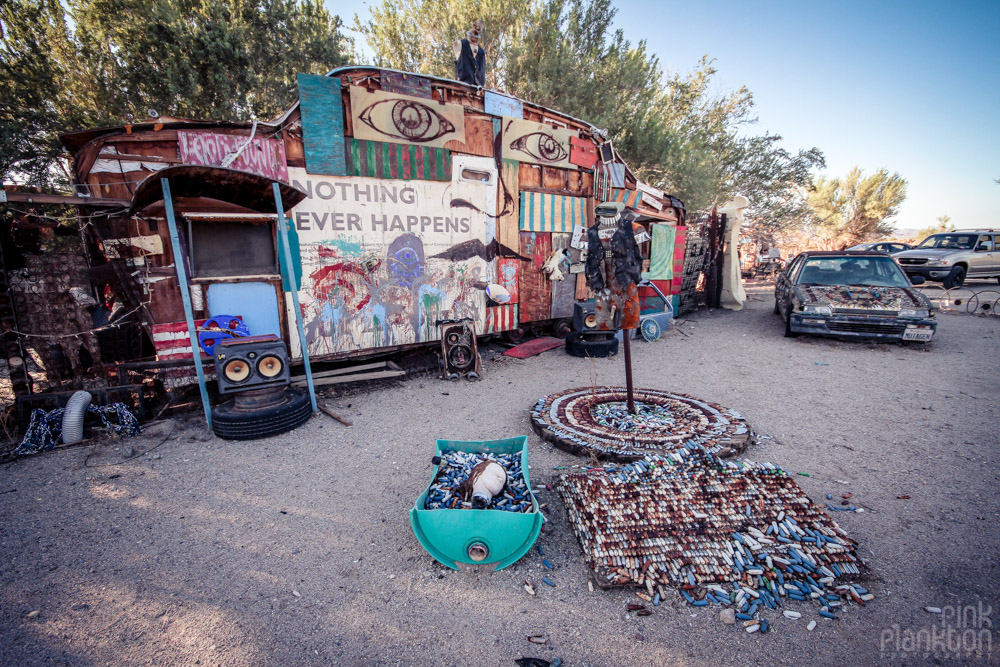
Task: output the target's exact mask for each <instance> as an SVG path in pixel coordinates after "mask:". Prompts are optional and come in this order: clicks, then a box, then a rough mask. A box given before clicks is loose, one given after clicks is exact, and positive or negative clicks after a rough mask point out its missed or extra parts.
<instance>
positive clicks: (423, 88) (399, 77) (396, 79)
mask: <svg viewBox="0 0 1000 667" xmlns="http://www.w3.org/2000/svg"><path fill="white" fill-rule="evenodd" d="M381 82H382V90H384V91H386V92H388V93H400V94H401V95H410V96H412V97H423V98H425V99H428V100H429V99H431V81H430V79H427V78H424V77H422V76H418V75H415V74H404V73H403V72H389V71H384V70H383V71H382V72H381Z"/></svg>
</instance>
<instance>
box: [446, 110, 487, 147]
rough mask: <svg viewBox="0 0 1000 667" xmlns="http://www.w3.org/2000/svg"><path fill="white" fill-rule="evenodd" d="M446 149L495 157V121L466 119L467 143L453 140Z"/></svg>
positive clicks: (473, 117)
mask: <svg viewBox="0 0 1000 667" xmlns="http://www.w3.org/2000/svg"><path fill="white" fill-rule="evenodd" d="M444 147H445V148H448V149H451V150H453V151H458V152H461V153H467V154H469V155H479V156H480V157H493V120H492V119H490V118H477V117H475V116H466V117H465V141H464V142H462V141H458V140H457V139H456V140H453V141H449V142H448V143H446V144H445V145H444Z"/></svg>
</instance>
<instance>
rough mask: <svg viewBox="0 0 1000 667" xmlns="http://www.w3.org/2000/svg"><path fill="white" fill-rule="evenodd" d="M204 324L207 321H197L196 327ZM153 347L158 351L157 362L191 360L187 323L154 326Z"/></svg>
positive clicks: (195, 322)
mask: <svg viewBox="0 0 1000 667" xmlns="http://www.w3.org/2000/svg"><path fill="white" fill-rule="evenodd" d="M204 323H205V320H195V321H194V326H195V327H200V326H201V325H203V324H204ZM153 347H154V348H155V349H156V360H157V361H170V360H172V359H191V358H192V356H191V336H190V335H189V334H188V327H187V322H171V323H169V324H154V325H153Z"/></svg>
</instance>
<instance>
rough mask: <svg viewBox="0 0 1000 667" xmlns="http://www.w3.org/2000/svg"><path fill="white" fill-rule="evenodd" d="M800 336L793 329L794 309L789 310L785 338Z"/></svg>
mask: <svg viewBox="0 0 1000 667" xmlns="http://www.w3.org/2000/svg"><path fill="white" fill-rule="evenodd" d="M796 336H798V334H797V333H795V332H794V331H792V311H791V310H789V311H788V317H786V318H785V338H795V337H796Z"/></svg>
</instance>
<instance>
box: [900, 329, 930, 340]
mask: <svg viewBox="0 0 1000 667" xmlns="http://www.w3.org/2000/svg"><path fill="white" fill-rule="evenodd" d="M933 335H934V332H933V331H920V330H911V329H907V330H906V331H904V332H903V340H924V341H927V340H930V339H931V336H933Z"/></svg>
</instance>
